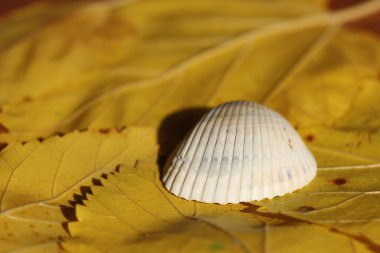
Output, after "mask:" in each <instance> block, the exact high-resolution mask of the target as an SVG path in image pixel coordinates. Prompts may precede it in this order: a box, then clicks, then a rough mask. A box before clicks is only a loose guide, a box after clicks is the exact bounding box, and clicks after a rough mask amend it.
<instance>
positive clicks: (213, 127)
mask: <svg viewBox="0 0 380 253" xmlns="http://www.w3.org/2000/svg"><path fill="white" fill-rule="evenodd" d="M224 108H225V107H224V106H223V107H220V108H218V111H217V113H215V114H214V115H213V117H215V119H214V120H213V122H212V127H211V129H210V133H209V136H208V139H207V142H206V145H205V149H204V152H203V154H202V158H201V160H200V164H199V166H198V167H199V168H198V170H197V173H196V175H195V179H194V182H193V187H192V190H191V192H190V197H191V198H194V196H193V194H194V189H195V186H196V182H202V181H201V180H200V179H199V178H198V177H199V171H200V170H201V166H202V162H203V159H204V157H205V154H206V151H207V149H208V147H209V144H210V140H211V138H212V137H213V133H214V132H215V124H217V123H218V117H219V116H220V115H221V114H222V113H223V112H224V110H223V109H224ZM211 119H212V117H211ZM218 132H219V131H218ZM203 135H204V133H203ZM203 135H202V137H203ZM210 164H211V160H210ZM197 180H199V181H197ZM201 185H202V184H201ZM198 195H201V192H199V193H198Z"/></svg>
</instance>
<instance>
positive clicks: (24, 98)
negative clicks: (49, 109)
mask: <svg viewBox="0 0 380 253" xmlns="http://www.w3.org/2000/svg"><path fill="white" fill-rule="evenodd" d="M22 101H23V102H30V101H32V98H31V97H29V96H25V97H23V98H22Z"/></svg>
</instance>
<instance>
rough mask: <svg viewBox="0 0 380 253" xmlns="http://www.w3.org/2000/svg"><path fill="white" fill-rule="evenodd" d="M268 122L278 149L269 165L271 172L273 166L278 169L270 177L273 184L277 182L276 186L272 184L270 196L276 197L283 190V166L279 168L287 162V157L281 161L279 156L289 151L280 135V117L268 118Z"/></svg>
mask: <svg viewBox="0 0 380 253" xmlns="http://www.w3.org/2000/svg"><path fill="white" fill-rule="evenodd" d="M270 121H271V124H272V127H273V134H274V136H275V138H274V139H275V140H276V141H275V144H274V145H275V146H276V147H279V149H276V151H277V152H276V153H275V154H274V156H275V159H271V163H272V164H271V170H272V171H273V168H274V167H275V166H278V168H279V170H278V171H277V173H276V174H273V175H272V176H273V182H278V183H277V184H276V183H274V184H273V185H274V186H275V187H274V188H273V195H272V196H277V195H278V194H279V193H280V192H281V191H283V190H284V188H285V185H284V182H285V180H284V179H285V178H284V176H285V175H284V166H281V164H286V162H287V160H288V156H285V158H284V159H283V158H282V157H284V156H283V155H281V154H287V153H288V151H289V148H288V147H287V146H286V142H284V140H285V138H284V137H283V136H282V134H281V135H280V133H281V125H282V124H281V123H282V119H281V118H280V117H270ZM280 140H282V141H280Z"/></svg>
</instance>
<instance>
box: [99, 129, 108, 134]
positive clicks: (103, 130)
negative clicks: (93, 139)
mask: <svg viewBox="0 0 380 253" xmlns="http://www.w3.org/2000/svg"><path fill="white" fill-rule="evenodd" d="M110 132H111V129H109V128H100V129H99V133H101V134H109V133H110Z"/></svg>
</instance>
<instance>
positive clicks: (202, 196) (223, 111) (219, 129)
mask: <svg viewBox="0 0 380 253" xmlns="http://www.w3.org/2000/svg"><path fill="white" fill-rule="evenodd" d="M221 111H222V113H221V120H220V123H219V127H218V132H217V137H216V139H215V145H216V144H217V143H218V140H219V137H220V131H221V129H222V124H223V122H224V117H225V116H226V114H227V113H228V108H227V106H223V108H222V110H221ZM215 150H216V148H214V149H213V151H212V154H211V159H210V163H209V166H208V168H207V176H206V181H205V182H204V184H203V187H202V191H201V199H202V200H204V198H205V197H206V196H204V195H205V189H206V184H207V182H208V178H209V175H210V170H211V165H212V161H213V160H212V159H213V157H214V155H215Z"/></svg>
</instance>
